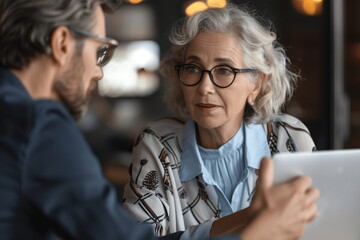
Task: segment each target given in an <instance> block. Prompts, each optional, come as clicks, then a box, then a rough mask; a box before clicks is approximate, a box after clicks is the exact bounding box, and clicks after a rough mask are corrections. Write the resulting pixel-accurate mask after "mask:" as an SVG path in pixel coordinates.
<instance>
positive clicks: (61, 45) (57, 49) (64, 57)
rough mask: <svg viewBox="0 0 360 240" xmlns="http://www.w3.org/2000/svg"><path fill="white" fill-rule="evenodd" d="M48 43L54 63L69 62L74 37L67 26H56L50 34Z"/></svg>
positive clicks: (73, 46) (61, 64)
mask: <svg viewBox="0 0 360 240" xmlns="http://www.w3.org/2000/svg"><path fill="white" fill-rule="evenodd" d="M50 45H51V49H52V51H51V54H52V58H53V60H54V62H55V64H59V65H60V66H64V65H66V64H67V63H69V62H70V60H71V58H72V56H73V54H74V50H75V39H74V37H73V35H72V34H71V32H70V30H69V28H67V27H65V26H60V27H57V28H56V29H55V30H54V31H53V32H52V34H51V39H50Z"/></svg>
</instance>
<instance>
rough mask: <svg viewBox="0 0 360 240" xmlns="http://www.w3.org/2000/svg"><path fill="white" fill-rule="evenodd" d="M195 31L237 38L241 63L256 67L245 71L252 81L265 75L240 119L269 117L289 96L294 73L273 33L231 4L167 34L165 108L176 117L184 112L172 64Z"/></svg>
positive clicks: (181, 56)
mask: <svg viewBox="0 0 360 240" xmlns="http://www.w3.org/2000/svg"><path fill="white" fill-rule="evenodd" d="M199 32H226V33H232V34H234V36H236V37H237V38H238V41H239V46H240V47H241V49H242V51H243V63H244V67H245V68H253V69H257V70H258V71H257V72H256V73H255V74H254V73H247V74H249V78H250V79H251V81H253V82H254V83H256V82H257V81H259V80H260V79H261V78H264V79H265V80H264V83H263V85H262V87H261V90H260V93H259V95H258V97H257V98H256V100H255V103H254V105H253V106H249V105H246V107H245V113H244V119H245V120H246V121H251V122H255V123H264V122H267V121H269V120H270V119H272V118H273V116H274V114H276V113H278V112H279V111H280V110H281V107H282V105H283V104H284V103H285V101H286V100H288V99H289V98H290V97H291V95H292V93H293V89H294V85H295V83H296V80H297V78H298V75H297V74H296V73H294V72H291V71H290V69H289V65H290V61H289V59H288V58H287V57H286V54H285V50H284V48H283V47H281V46H280V44H279V43H278V42H277V40H276V35H275V33H274V32H272V31H271V30H270V29H266V28H265V27H263V26H262V25H261V24H260V22H259V21H258V20H257V19H256V17H255V16H252V15H251V14H250V11H247V10H242V9H240V8H239V7H238V6H236V5H233V4H228V5H227V6H226V7H225V8H211V9H207V10H205V11H203V12H199V13H197V14H194V15H192V16H190V17H186V18H183V19H180V20H179V21H178V22H176V23H175V24H174V25H173V27H172V29H171V31H170V34H169V39H170V42H171V44H172V46H171V47H170V49H169V51H168V53H167V55H166V56H165V57H164V58H163V60H162V62H161V72H162V74H163V75H164V76H165V79H166V80H167V81H168V83H169V88H168V91H167V92H166V94H165V101H166V103H167V105H168V108H169V110H171V111H173V112H174V113H175V114H176V115H177V116H178V117H180V118H186V117H187V116H188V113H187V110H186V105H185V100H184V96H183V93H182V90H181V86H180V81H179V80H178V78H177V72H176V70H175V67H174V66H175V65H176V64H181V63H183V61H184V58H185V52H186V47H187V46H188V44H189V43H190V42H191V41H192V40H193V39H194V38H195V37H196V35H197V34H198V33H199Z"/></svg>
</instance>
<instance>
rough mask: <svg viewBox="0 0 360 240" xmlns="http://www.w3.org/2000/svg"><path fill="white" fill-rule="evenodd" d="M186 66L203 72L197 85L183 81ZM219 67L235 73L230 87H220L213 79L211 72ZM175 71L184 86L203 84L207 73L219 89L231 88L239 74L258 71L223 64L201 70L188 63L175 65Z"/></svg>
mask: <svg viewBox="0 0 360 240" xmlns="http://www.w3.org/2000/svg"><path fill="white" fill-rule="evenodd" d="M184 66H192V67H194V68H197V69H199V71H200V72H201V76H200V78H199V80H198V81H197V82H195V83H193V84H187V83H185V82H184V81H183V79H182V78H181V76H180V70H181V68H182V67H184ZM217 67H227V68H230V69H231V70H232V71H233V73H234V78H233V80H232V81H231V82H230V83H229V84H228V85H226V86H220V85H218V84H216V83H215V80H214V77H213V75H212V73H211V72H212V70H213V69H215V68H217ZM175 69H176V71H177V76H178V79H179V80H180V82H181V83H182V84H184V85H185V86H188V87H192V86H195V85H197V84H199V83H200V82H201V80H202V79H203V76H204V72H207V73H208V74H209V76H210V80H211V82H212V83H213V84H214V85H215V86H217V87H218V88H227V87H230V86H231V84H233V82H234V81H235V78H236V74H238V73H250V72H256V71H257V69H253V68H234V67H230V66H228V65H221V64H220V65H216V66H214V67H212V68H211V69H210V70H207V69H201V68H200V67H198V66H196V65H194V64H188V63H185V64H177V65H175Z"/></svg>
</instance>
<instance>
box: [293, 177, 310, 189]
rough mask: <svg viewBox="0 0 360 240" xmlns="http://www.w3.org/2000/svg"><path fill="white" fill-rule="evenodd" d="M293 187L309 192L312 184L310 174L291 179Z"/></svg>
mask: <svg viewBox="0 0 360 240" xmlns="http://www.w3.org/2000/svg"><path fill="white" fill-rule="evenodd" d="M291 184H292V187H293V188H294V189H295V190H297V191H300V192H304V193H305V192H307V191H308V190H309V189H310V188H311V186H312V179H311V177H309V176H301V177H297V178H295V179H293V180H292V181H291Z"/></svg>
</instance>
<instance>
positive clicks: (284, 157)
mask: <svg viewBox="0 0 360 240" xmlns="http://www.w3.org/2000/svg"><path fill="white" fill-rule="evenodd" d="M273 160H274V183H280V182H284V181H286V180H289V179H292V178H294V177H297V176H301V175H308V176H311V177H312V180H313V185H314V187H316V188H318V189H319V190H320V199H319V200H318V202H317V206H318V212H319V214H318V217H317V218H316V219H315V220H314V221H313V222H312V223H310V224H308V225H307V226H306V227H305V235H304V237H303V238H301V239H304V240H340V239H341V240H342V239H344V240H345V239H346V240H359V239H360V149H351V150H328V151H317V152H313V153H279V154H276V155H274V157H273Z"/></svg>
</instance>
